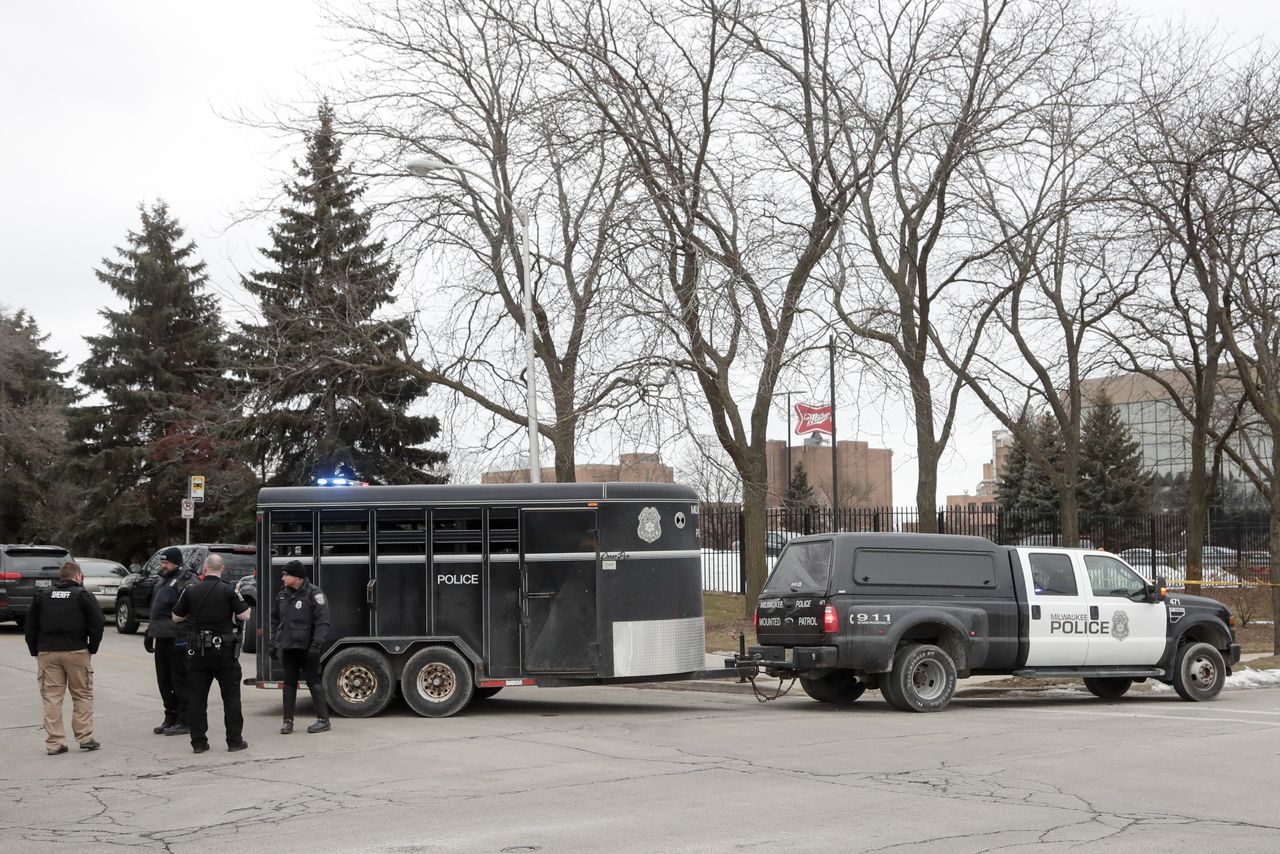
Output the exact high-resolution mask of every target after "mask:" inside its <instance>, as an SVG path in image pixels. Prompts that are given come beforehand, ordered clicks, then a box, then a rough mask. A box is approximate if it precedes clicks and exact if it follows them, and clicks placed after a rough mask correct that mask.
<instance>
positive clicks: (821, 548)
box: [764, 540, 831, 595]
mask: <svg viewBox="0 0 1280 854" xmlns="http://www.w3.org/2000/svg"><path fill="white" fill-rule="evenodd" d="M830 580H831V541H830V540H819V541H817V542H813V543H789V544H788V545H787V547H786V548H785V549H783V551H782V556H781V557H779V558H778V565H777V567H775V568H774V570H773V575H771V576H769V580H768V581H766V582H765V585H764V593H772V594H775V595H784V594H787V593H794V592H796V591H798V590H805V591H814V590H818V591H823V592H826V589H827V584H828V583H829V582H830Z"/></svg>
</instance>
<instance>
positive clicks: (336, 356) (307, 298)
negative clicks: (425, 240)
mask: <svg viewBox="0 0 1280 854" xmlns="http://www.w3.org/2000/svg"><path fill="white" fill-rule="evenodd" d="M341 158H342V146H341V143H340V141H339V139H338V137H337V136H336V135H335V133H334V129H333V110H332V109H331V108H330V107H329V105H328V104H327V103H325V104H322V105H321V107H320V110H319V121H318V126H317V128H316V129H315V131H314V132H312V133H310V134H308V136H307V149H306V156H305V158H304V159H303V160H302V162H300V163H298V162H295V164H294V165H295V168H296V169H297V173H298V179H297V180H295V181H293V182H291V183H290V184H289V185H288V186H287V187H286V193H287V196H288V199H289V204H288V205H287V206H286V207H284V208H283V209H282V210H281V211H280V221H279V222H278V223H277V224H276V225H275V226H274V227H273V228H272V229H271V246H270V247H269V248H266V249H264V250H263V253H264V254H265V255H266V257H267V259H268V260H269V261H270V262H271V265H270V267H269V269H266V270H262V271H260V272H256V273H254V274H252V275H251V276H250V277H249V278H248V279H246V280H245V282H244V286H245V288H246V289H248V291H249V292H250V293H252V294H253V295H254V296H255V297H256V298H257V300H258V302H259V306H260V308H261V314H262V322H261V323H257V324H254V323H244V324H241V325H240V332H239V335H238V336H236V338H235V342H234V347H235V350H236V366H235V371H236V373H237V374H238V375H239V376H240V377H241V378H243V380H244V390H245V411H246V418H245V419H244V421H243V422H242V428H243V429H242V435H243V436H244V437H245V438H246V440H247V443H248V446H249V448H250V453H251V455H252V458H253V459H254V461H255V464H256V465H257V466H258V468H259V471H260V472H261V473H262V475H263V476H264V478H265V479H266V480H267V482H268V483H272V484H285V485H288V484H306V483H311V482H312V481H313V480H314V479H315V478H316V477H318V476H324V475H332V474H346V475H355V476H358V477H360V478H363V479H366V480H370V481H374V482H381V483H407V482H424V481H428V482H429V481H431V480H434V479H436V478H434V477H433V476H432V475H431V474H430V473H429V469H431V468H433V467H436V466H439V465H440V464H442V463H443V462H444V460H445V455H444V454H442V453H439V452H436V451H432V450H428V449H426V448H425V447H423V446H424V445H425V444H426V443H427V442H429V441H430V440H431V439H433V438H435V436H436V435H437V434H438V433H439V422H438V420H437V419H436V418H434V417H429V416H421V415H410V414H409V412H408V410H409V409H410V408H411V407H412V406H413V405H414V404H415V402H417V401H418V400H419V399H420V398H421V397H422V396H423V395H424V394H425V393H426V391H427V385H426V384H425V383H424V382H422V381H421V380H419V379H416V378H415V377H414V376H413V374H412V373H411V372H410V371H408V370H406V369H405V367H404V365H403V364H402V363H401V362H399V360H398V359H397V358H396V357H395V355H394V354H395V353H396V352H397V347H396V344H397V342H398V341H399V340H401V339H403V338H404V337H406V336H408V335H409V334H410V325H409V320H408V319H407V318H401V319H396V320H387V319H383V318H381V317H379V311H380V310H381V309H383V308H384V307H385V306H387V305H388V304H389V303H390V302H391V300H392V292H393V289H394V287H395V284H396V278H397V272H396V270H395V268H394V267H393V266H392V265H391V264H390V263H388V262H387V261H386V260H385V259H384V254H385V252H384V250H385V246H384V244H383V242H382V241H376V240H373V239H371V238H370V235H369V214H368V212H366V211H360V210H357V207H356V205H357V203H358V202H359V199H360V196H361V193H362V189H361V188H360V187H358V186H357V185H356V183H355V182H354V180H353V179H352V177H351V175H350V172H349V170H348V168H347V167H345V166H344V165H343V164H342V162H341Z"/></svg>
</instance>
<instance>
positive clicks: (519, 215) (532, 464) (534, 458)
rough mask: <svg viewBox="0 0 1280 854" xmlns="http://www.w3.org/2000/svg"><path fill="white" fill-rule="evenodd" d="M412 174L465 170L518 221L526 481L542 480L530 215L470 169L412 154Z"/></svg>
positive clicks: (408, 165) (421, 175)
mask: <svg viewBox="0 0 1280 854" xmlns="http://www.w3.org/2000/svg"><path fill="white" fill-rule="evenodd" d="M405 168H407V169H408V170H409V171H410V172H412V173H413V174H414V175H417V176H418V177H419V178H425V177H427V176H428V175H430V174H431V173H432V172H438V171H440V170H444V169H453V170H456V171H458V172H465V173H466V174H468V175H471V176H473V177H475V178H478V179H479V180H480V181H482V182H483V183H485V184H487V185H488V186H489V187H490V188H491V189H492V190H493V191H494V192H495V193H497V194H498V195H499V196H501V197H502V199H503V201H505V202H506V203H507V205H508V206H510V208H511V212H512V213H514V214H515V216H516V219H518V220H520V283H521V285H522V286H523V288H524V357H525V381H524V387H525V407H526V409H527V410H528V413H529V482H530V483H541V482H542V461H541V459H540V456H539V453H538V395H537V393H536V390H535V388H534V384H533V381H534V376H535V374H534V358H533V284H532V278H533V271H532V270H530V269H529V214H528V213H527V212H526V211H525V210H524V209H523V208H520V207H518V206H517V205H516V203H515V202H514V201H512V199H511V197H510V196H508V195H507V194H506V193H504V192H502V190H501V189H499V188H498V187H497V186H496V185H495V184H494V183H493V182H492V181H490V180H489V179H488V178H486V177H485V176H483V175H481V174H480V173H479V172H476V171H475V170H473V169H468V168H467V167H465V166H459V165H457V164H456V163H446V162H444V161H442V160H432V159H430V158H427V157H415V158H414V159H412V160H410V161H409V162H408V163H406V164H405Z"/></svg>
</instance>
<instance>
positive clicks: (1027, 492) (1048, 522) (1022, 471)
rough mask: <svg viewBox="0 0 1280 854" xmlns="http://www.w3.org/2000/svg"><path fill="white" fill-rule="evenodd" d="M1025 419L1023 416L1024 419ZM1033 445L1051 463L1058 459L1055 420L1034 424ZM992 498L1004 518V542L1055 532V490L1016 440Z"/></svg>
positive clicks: (1046, 418)
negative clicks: (1042, 451) (1034, 444)
mask: <svg viewBox="0 0 1280 854" xmlns="http://www.w3.org/2000/svg"><path fill="white" fill-rule="evenodd" d="M1028 417H1029V416H1027V415H1025V414H1024V416H1023V418H1024V419H1025V418H1028ZM1035 442H1036V444H1037V445H1038V446H1039V447H1041V448H1044V449H1045V451H1046V453H1047V455H1048V456H1049V459H1050V460H1051V461H1053V460H1056V459H1058V458H1059V457H1060V456H1061V454H1062V437H1061V435H1060V434H1059V433H1058V426H1057V421H1056V419H1054V418H1053V417H1052V416H1050V415H1045V416H1043V417H1041V418H1040V419H1039V421H1037V422H1036V433H1035ZM996 496H997V503H998V504H999V507H1000V510H1001V511H1003V513H1004V514H1005V515H1004V527H1005V535H1006V538H1007V539H1009V540H1015V541H1016V540H1018V539H1021V538H1022V537H1024V536H1027V535H1030V534H1043V533H1050V534H1052V533H1056V532H1057V530H1058V522H1057V513H1058V511H1059V510H1060V504H1059V500H1058V493H1057V490H1056V489H1054V486H1053V482H1052V481H1051V480H1050V479H1049V474H1048V472H1047V471H1046V470H1045V469H1044V467H1043V466H1041V465H1040V464H1039V463H1038V462H1036V460H1035V459H1034V458H1033V457H1032V456H1031V454H1030V453H1029V451H1028V449H1027V447H1026V445H1025V444H1024V443H1023V442H1022V441H1020V440H1018V439H1017V438H1015V439H1014V442H1013V446H1012V447H1010V448H1009V456H1008V458H1007V459H1006V460H1005V468H1004V473H1003V474H1002V476H1001V479H1000V484H999V486H998V487H997V491H996Z"/></svg>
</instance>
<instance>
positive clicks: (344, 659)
mask: <svg viewBox="0 0 1280 854" xmlns="http://www.w3.org/2000/svg"><path fill="white" fill-rule="evenodd" d="M321 681H323V683H324V693H325V699H326V700H328V701H329V707H330V708H332V709H333V710H334V711H335V712H337V713H338V714H340V715H342V716H343V717H344V718H367V717H370V716H372V715H376V714H378V712H381V711H382V710H383V709H385V708H386V707H387V704H388V703H390V702H391V698H392V697H393V696H394V695H395V684H396V683H395V676H394V675H392V672H391V663H390V662H389V661H387V657H386V656H385V655H383V654H382V653H380V652H378V651H377V650H376V649H370V648H369V647H365V646H349V647H347V648H346V649H341V650H338V651H337V652H335V653H334V654H333V657H332V658H330V659H329V661H328V662H327V663H326V664H325V666H324V674H323V675H322V676H321Z"/></svg>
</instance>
